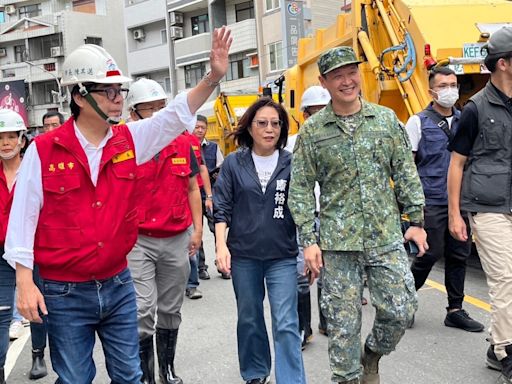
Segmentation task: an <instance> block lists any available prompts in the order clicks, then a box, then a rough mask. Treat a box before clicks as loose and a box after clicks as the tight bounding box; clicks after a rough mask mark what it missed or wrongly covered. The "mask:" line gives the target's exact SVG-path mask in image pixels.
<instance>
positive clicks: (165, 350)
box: [156, 328, 183, 384]
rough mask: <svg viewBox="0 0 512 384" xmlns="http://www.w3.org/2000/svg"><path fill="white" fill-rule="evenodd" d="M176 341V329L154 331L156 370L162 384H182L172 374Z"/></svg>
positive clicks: (181, 381)
mask: <svg viewBox="0 0 512 384" xmlns="http://www.w3.org/2000/svg"><path fill="white" fill-rule="evenodd" d="M177 341H178V330H177V329H163V328H157V329H156V354H157V356H158V368H159V373H160V381H161V383H162V384H183V380H181V379H180V378H179V377H178V376H176V373H174V356H175V354H176V342H177Z"/></svg>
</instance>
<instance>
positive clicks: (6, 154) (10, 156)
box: [0, 134, 23, 160]
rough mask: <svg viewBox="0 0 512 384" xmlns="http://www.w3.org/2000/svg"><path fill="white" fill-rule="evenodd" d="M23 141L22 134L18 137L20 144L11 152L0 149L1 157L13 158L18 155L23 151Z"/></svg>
mask: <svg viewBox="0 0 512 384" xmlns="http://www.w3.org/2000/svg"><path fill="white" fill-rule="evenodd" d="M22 143H23V135H22V134H20V135H19V137H18V144H16V146H15V147H14V149H13V150H12V151H10V152H1V151H0V159H2V160H11V159H12V158H14V157H16V155H17V154H18V153H20V151H21V144H22Z"/></svg>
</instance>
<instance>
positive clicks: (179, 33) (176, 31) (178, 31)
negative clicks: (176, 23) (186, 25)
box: [169, 27, 183, 40]
mask: <svg viewBox="0 0 512 384" xmlns="http://www.w3.org/2000/svg"><path fill="white" fill-rule="evenodd" d="M169 36H170V37H171V39H174V40H176V39H183V28H182V27H171V29H170V30H169Z"/></svg>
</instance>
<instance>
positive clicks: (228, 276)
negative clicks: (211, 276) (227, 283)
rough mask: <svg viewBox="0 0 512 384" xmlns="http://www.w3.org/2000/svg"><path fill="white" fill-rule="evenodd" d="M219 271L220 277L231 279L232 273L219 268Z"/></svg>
mask: <svg viewBox="0 0 512 384" xmlns="http://www.w3.org/2000/svg"><path fill="white" fill-rule="evenodd" d="M217 271H218V272H219V273H220V277H222V278H223V279H224V280H229V279H231V274H229V273H225V272H221V271H219V270H217Z"/></svg>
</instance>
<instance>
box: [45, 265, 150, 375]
mask: <svg viewBox="0 0 512 384" xmlns="http://www.w3.org/2000/svg"><path fill="white" fill-rule="evenodd" d="M41 282H42V288H43V295H44V299H45V301H46V307H47V308H48V319H47V320H48V340H49V343H50V357H51V360H52V366H53V370H54V371H55V372H56V373H57V375H58V376H59V378H58V380H57V381H56V384H91V383H92V380H93V379H94V376H95V375H96V367H95V365H94V361H93V358H92V354H93V349H94V343H95V341H96V332H97V333H98V336H99V338H100V340H101V343H102V346H103V351H104V354H105V362H106V366H107V371H108V375H109V376H110V379H111V380H112V381H111V383H112V384H136V383H137V384H138V383H140V379H141V376H142V373H141V371H140V360H139V336H138V333H137V305H136V302H135V289H134V288H133V281H132V278H131V276H130V271H129V270H128V269H125V270H124V271H123V272H121V273H119V274H118V275H116V276H114V277H112V278H110V279H107V280H101V281H88V282H84V283H66V282H61V281H52V280H44V279H42V281H41Z"/></svg>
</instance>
